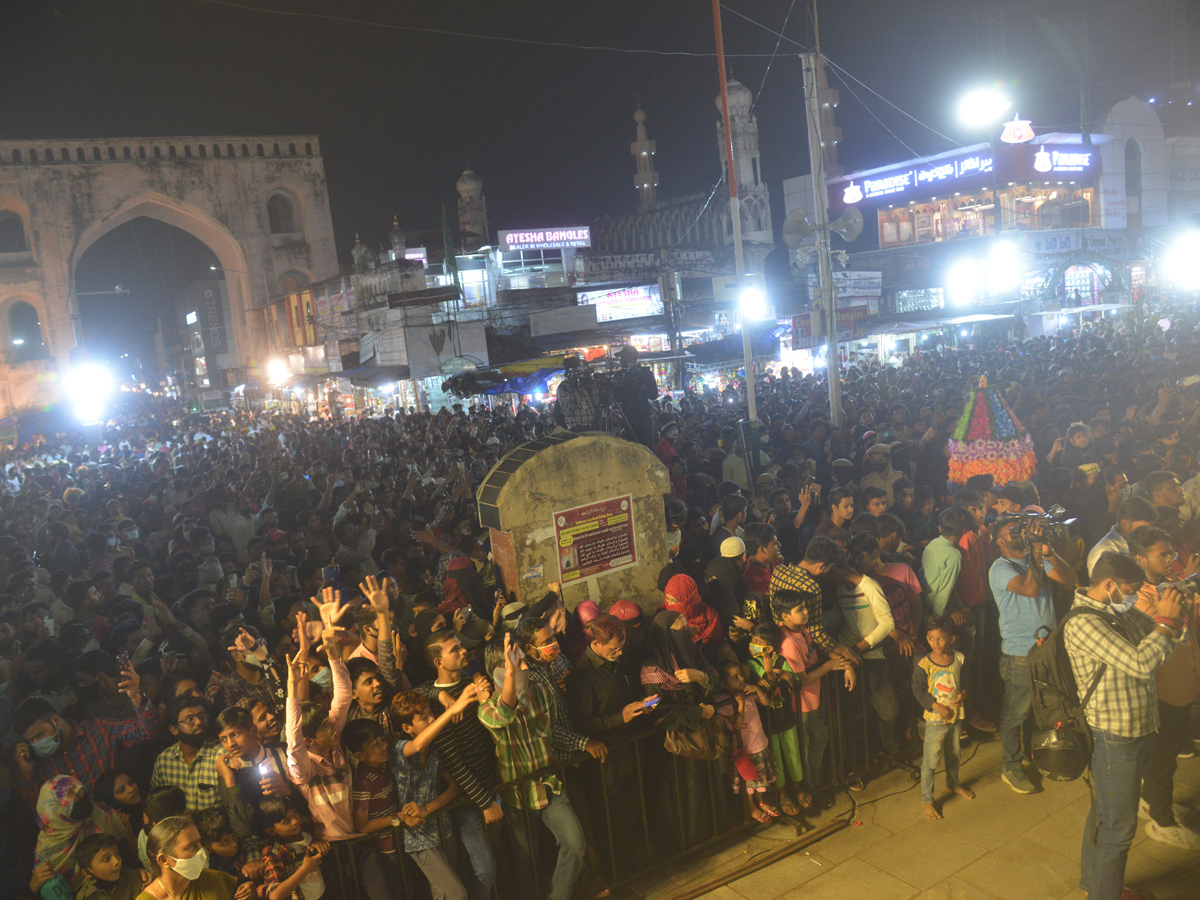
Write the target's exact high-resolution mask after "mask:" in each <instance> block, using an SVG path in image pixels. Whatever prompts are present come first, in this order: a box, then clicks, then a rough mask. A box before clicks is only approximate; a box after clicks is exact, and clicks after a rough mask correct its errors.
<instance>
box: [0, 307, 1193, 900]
mask: <svg viewBox="0 0 1200 900" xmlns="http://www.w3.org/2000/svg"><path fill="white" fill-rule="evenodd" d="M1172 325H1173V327H1171V328H1170V330H1167V331H1163V330H1162V329H1159V328H1157V327H1153V326H1148V327H1145V328H1135V327H1134V325H1133V324H1129V323H1118V322H1113V323H1112V324H1109V323H1108V322H1101V323H1098V324H1096V325H1089V326H1088V327H1087V329H1086V330H1084V331H1083V332H1082V333H1073V334H1059V335H1057V336H1055V337H1052V338H1051V337H1046V338H1036V339H1029V340H1025V341H1023V342H1019V343H1013V344H1003V345H996V344H989V345H987V346H984V347H977V348H970V349H953V348H939V349H932V350H929V351H926V352H917V353H914V354H912V355H911V356H910V357H909V358H908V359H907V360H905V361H904V362H903V364H901V365H899V366H896V365H887V364H881V363H880V362H879V361H876V360H858V359H851V360H849V361H848V365H846V366H845V367H844V375H843V377H844V382H843V386H842V398H843V405H844V414H845V415H844V418H845V424H844V426H842V427H835V426H834V425H833V424H832V423H831V421H830V417H829V408H828V394H827V387H826V384H825V382H824V381H822V380H821V379H820V378H819V377H814V376H812V375H807V376H806V375H802V374H801V373H800V372H799V371H797V370H791V369H789V368H786V367H785V368H782V369H780V370H779V371H777V372H776V371H772V372H770V373H768V374H766V375H765V376H764V377H762V378H760V379H759V381H758V384H757V385H756V394H757V398H758V409H759V423H760V424H759V428H758V429H757V430H753V429H751V430H744V429H742V428H741V427H740V420H741V419H743V418H744V417H745V406H744V403H743V402H742V400H743V398H741V397H740V396H739V395H738V394H737V393H736V391H727V392H724V393H722V394H717V393H714V392H711V391H707V390H705V391H701V392H698V393H697V392H693V391H687V392H684V393H683V394H682V395H663V396H660V397H658V398H656V399H651V397H650V396H649V395H650V394H651V393H652V391H651V390H649V388H647V387H645V386H646V385H647V384H648V383H652V378H651V380H650V382H647V380H646V377H645V376H646V375H648V374H649V373H648V370H645V369H644V368H643V367H639V366H638V365H637V360H636V354H633V353H629V354H625V355H624V356H623V357H622V359H623V363H624V364H625V365H626V367H627V369H629V370H631V371H630V372H629V373H628V374H627V375H626V377H625V380H624V384H627V385H631V386H632V387H630V388H629V389H628V390H626V391H625V392H624V394H623V395H622V393H621V391H620V390H618V392H617V394H618V401H619V402H620V403H621V405H622V407H623V408H622V410H621V415H620V416H618V417H616V418H615V420H616V421H617V422H618V425H617V426H616V427H617V428H620V427H621V424H620V423H621V422H624V423H625V426H624V427H625V428H627V429H628V433H627V435H626V436H627V437H629V438H630V439H635V440H639V441H640V442H642V443H644V444H646V446H647V447H648V448H649V450H651V451H653V452H654V454H656V455H657V457H658V458H659V459H660V460H661V461H662V463H663V464H664V465H665V466H666V467H667V469H668V471H669V474H670V484H671V494H670V495H668V496H667V497H665V498H664V520H665V527H666V531H667V537H668V543H669V545H670V548H671V558H670V561H669V563H668V564H667V565H666V567H665V568H663V570H662V571H661V573H659V579H658V583H659V588H660V590H659V592H656V593H655V594H654V595H653V596H642V597H629V598H624V599H621V600H618V601H617V602H614V603H612V604H611V605H609V606H608V607H607V608H601V607H600V606H598V605H597V604H595V603H594V602H591V601H583V602H580V603H578V604H577V605H575V606H574V607H573V608H571V609H568V608H567V606H566V604H565V603H564V601H563V597H562V592H561V590H560V589H559V588H558V586H557V585H551V589H550V590H549V592H548V593H547V594H546V595H545V596H544V597H542V598H537V599H534V598H529V599H530V602H521V601H519V600H517V599H516V595H515V593H514V592H513V591H512V589H511V586H506V585H505V584H504V583H503V577H502V576H501V574H500V573H499V572H498V570H497V567H496V566H495V564H494V563H493V561H492V560H491V558H490V554H489V535H488V533H487V532H486V531H482V530H481V529H480V527H479V524H478V521H479V520H478V515H477V511H476V509H475V488H476V487H477V486H478V484H479V483H480V482H481V481H482V479H483V477H484V476H485V475H486V473H487V472H488V471H489V470H490V468H491V467H492V466H493V465H494V464H495V463H496V462H497V461H498V460H499V459H500V458H501V456H502V455H503V454H505V453H506V452H508V451H509V450H511V449H512V448H514V447H516V446H518V445H519V444H522V443H524V442H526V441H529V440H534V439H537V438H540V437H544V436H546V435H548V434H549V433H551V432H552V431H553V430H554V429H555V428H556V427H561V425H562V424H564V423H563V417H562V416H561V415H558V412H559V411H557V410H555V409H554V408H553V404H551V405H550V406H541V405H534V404H530V403H525V404H521V405H519V406H517V407H516V408H515V409H514V407H512V406H510V405H505V404H501V405H498V406H496V407H495V408H494V409H488V408H485V407H483V406H480V405H475V404H470V403H468V404H466V405H465V406H464V405H455V406H453V408H450V409H445V408H443V409H440V410H438V411H436V412H434V411H430V410H424V411H418V410H392V409H388V410H386V411H384V412H383V413H382V414H368V415H363V416H360V417H353V418H346V417H339V418H337V419H311V420H310V419H307V418H305V417H300V416H295V415H287V414H283V413H279V412H267V411H264V412H259V413H254V414H250V413H242V412H239V413H237V414H236V415H227V416H224V417H217V418H214V419H212V420H209V421H207V422H196V421H193V420H192V419H189V418H188V417H187V416H186V415H184V414H183V412H182V410H180V409H179V408H178V407H175V406H172V405H170V404H167V403H166V402H165V401H164V402H163V403H161V404H157V405H152V406H148V407H144V408H141V409H138V410H136V411H130V412H128V413H127V414H123V415H118V416H116V417H115V418H114V419H113V420H112V421H110V422H109V423H108V424H107V426H106V428H105V429H104V431H103V433H102V435H101V436H100V439H99V441H97V440H96V436H95V435H94V434H93V435H91V437H90V439H89V438H87V437H85V436H84V435H81V434H59V435H46V436H44V438H42V439H40V440H39V441H38V442H36V444H34V445H32V446H30V445H26V446H23V447H21V448H15V449H12V450H9V451H7V452H6V453H5V455H4V465H5V473H4V484H3V485H2V486H0V512H2V513H3V522H2V523H0V581H2V583H3V584H2V588H0V771H2V773H3V778H2V779H0V808H2V809H3V815H4V825H3V826H2V827H0V835H2V838H0V840H2V843H0V860H2V864H3V866H4V868H5V870H6V872H5V874H6V876H7V877H8V883H9V884H12V885H17V884H18V883H19V884H21V885H22V890H23V891H27V892H28V893H30V894H33V895H40V896H42V897H45V898H47V900H60V898H71V897H76V898H80V900H84V898H93V897H95V898H99V900H109V898H112V900H132V898H135V897H136V898H140V900H146V898H154V900H182V898H185V897H186V898H187V900H229V898H232V897H237V898H238V900H249V898H251V897H258V898H264V900H283V898H285V897H293V896H296V897H302V898H303V900H316V898H318V897H321V896H323V895H324V894H326V893H328V894H329V895H330V896H336V895H337V894H338V892H342V893H344V894H346V895H348V896H355V895H359V896H365V897H369V898H373V900H382V898H384V897H386V896H393V895H397V891H399V890H401V886H402V885H404V886H405V887H404V890H409V889H412V888H413V884H414V877H418V878H419V881H420V884H421V885H424V884H425V883H427V885H428V888H427V889H428V890H429V891H430V892H431V893H432V895H433V896H434V897H435V898H455V900H458V898H466V897H472V898H482V897H485V896H491V895H493V893H494V892H496V891H499V895H500V896H520V895H522V893H527V894H528V895H529V896H533V895H534V893H535V892H538V891H540V893H541V894H542V895H543V896H548V897H550V898H552V900H568V898H570V897H572V896H574V895H575V894H576V893H579V894H580V895H589V894H590V895H594V894H596V893H598V892H600V891H602V890H603V889H604V887H605V886H608V885H611V884H612V883H613V882H614V881H616V880H621V879H622V878H623V877H625V876H626V875H628V874H629V873H630V872H634V871H640V870H642V869H644V868H645V867H646V866H647V865H650V864H652V863H653V862H654V861H655V860H656V859H662V858H666V857H669V856H671V855H672V854H674V853H677V852H679V851H680V850H682V849H686V848H688V847H694V846H696V845H698V844H700V843H701V842H703V841H704V840H706V839H707V838H709V837H712V836H718V835H720V834H721V833H723V831H724V830H725V829H728V828H730V827H732V825H733V824H735V823H737V822H739V821H743V820H744V819H745V817H746V816H750V817H752V818H753V820H755V821H756V822H759V823H767V822H770V821H771V820H772V819H774V818H775V817H777V816H780V815H788V816H803V815H805V814H806V810H813V811H816V810H820V809H823V808H827V807H829V806H830V805H831V804H832V803H833V793H832V785H833V784H834V783H835V781H836V782H837V783H839V784H843V785H846V786H849V787H851V788H858V787H861V786H862V784H863V783H864V782H865V781H866V780H867V779H869V778H870V777H872V775H873V774H874V773H876V772H878V771H879V770H880V767H881V766H885V765H887V764H888V763H890V762H893V761H897V760H905V759H911V760H917V763H916V764H917V765H919V766H920V770H921V802H922V804H923V807H924V810H925V814H926V816H928V817H929V818H930V819H932V820H936V819H939V818H941V817H942V816H943V815H944V814H947V810H946V809H945V807H944V805H943V801H944V799H945V798H944V797H943V796H941V795H939V794H938V792H937V791H936V788H935V779H934V775H935V771H936V770H937V769H938V768H939V766H941V767H943V768H944V770H945V786H946V789H947V790H948V791H949V792H951V796H955V797H957V798H960V799H962V800H964V801H965V800H969V799H972V798H974V793H973V792H972V790H971V788H970V786H969V785H968V784H964V783H963V782H962V781H961V780H960V778H959V771H958V763H959V753H960V746H961V743H962V741H964V740H985V739H987V738H988V737H989V736H990V735H991V734H992V733H998V735H999V740H1000V743H1001V746H1002V751H1003V767H1002V778H1003V780H1004V782H1005V783H1006V784H1007V785H1008V786H1009V787H1011V788H1012V790H1013V791H1015V792H1017V793H1019V794H1028V793H1032V792H1034V791H1037V790H1039V789H1040V785H1039V781H1040V779H1039V777H1038V773H1037V772H1036V770H1035V769H1034V768H1033V767H1032V766H1031V764H1030V752H1031V748H1030V737H1031V734H1032V728H1031V722H1030V711H1031V706H1032V698H1031V696H1030V683H1029V676H1028V661H1027V656H1028V654H1029V652H1030V649H1031V648H1032V647H1033V646H1034V644H1035V643H1036V641H1037V639H1038V638H1039V637H1040V636H1043V635H1044V634H1045V632H1046V631H1049V630H1052V629H1054V628H1055V627H1056V626H1057V625H1059V624H1060V623H1061V625H1062V628H1063V630H1064V635H1065V644H1066V647H1067V650H1068V652H1069V654H1070V664H1071V667H1072V669H1073V671H1074V674H1075V679H1076V681H1077V683H1078V685H1079V686H1080V694H1084V693H1086V694H1087V699H1086V703H1085V704H1084V707H1085V711H1086V715H1087V721H1088V724H1089V725H1090V727H1091V732H1092V735H1093V739H1094V746H1095V749H1094V758H1095V760H1096V762H1097V765H1096V767H1095V778H1096V787H1097V790H1096V791H1095V794H1094V800H1093V808H1092V811H1091V815H1090V817H1089V824H1088V832H1087V834H1085V835H1084V836H1083V852H1082V858H1083V862H1082V870H1081V886H1082V887H1083V888H1084V889H1085V890H1087V891H1088V892H1089V896H1090V897H1092V898H1093V900H1117V898H1118V897H1125V898H1130V897H1134V896H1135V895H1136V891H1135V890H1134V889H1132V888H1126V887H1125V886H1124V885H1123V876H1124V862H1125V856H1126V854H1127V852H1128V847H1129V843H1130V841H1131V840H1132V837H1133V835H1134V833H1135V829H1136V827H1137V824H1138V816H1139V814H1141V815H1143V816H1144V817H1146V818H1147V825H1146V829H1147V833H1148V834H1149V835H1150V836H1151V837H1152V838H1154V839H1155V840H1160V841H1165V842H1167V843H1171V844H1174V845H1177V846H1181V847H1184V848H1187V849H1190V850H1196V849H1200V834H1197V833H1196V832H1195V831H1193V830H1191V829H1190V828H1188V827H1187V822H1186V820H1184V819H1182V818H1180V815H1179V814H1180V811H1179V810H1177V808H1176V806H1175V805H1174V804H1173V799H1172V794H1173V775H1174V771H1175V766H1176V760H1177V759H1178V758H1179V757H1180V756H1188V755H1193V754H1194V752H1195V750H1194V747H1193V738H1195V737H1196V736H1197V732H1196V730H1195V720H1194V714H1195V712H1196V705H1197V699H1198V697H1200V644H1197V638H1196V628H1195V626H1194V620H1195V613H1196V599H1195V596H1196V595H1195V592H1194V591H1192V590H1191V589H1190V588H1189V587H1187V586H1186V585H1185V584H1182V583H1180V582H1182V581H1183V580H1185V579H1187V578H1189V577H1190V576H1193V575H1195V574H1196V573H1197V572H1198V571H1200V475H1198V474H1197V473H1198V472H1200V466H1198V460H1197V441H1196V436H1197V420H1198V419H1200V396H1198V395H1197V394H1196V392H1195V391H1196V389H1195V388H1192V387H1188V386H1186V385H1188V383H1189V382H1188V380H1187V376H1190V375H1195V374H1198V373H1197V372H1196V371H1194V369H1195V367H1196V366H1197V365H1198V364H1200V354H1198V353H1197V349H1198V347H1197V341H1198V334H1197V331H1196V329H1195V327H1194V326H1195V320H1194V317H1189V314H1188V313H1187V312H1180V313H1178V314H1175V315H1174V316H1173V318H1172ZM982 376H987V378H988V381H989V383H990V384H991V385H993V386H996V387H998V389H999V390H1001V392H1002V393H1003V394H1004V396H1005V397H1006V399H1007V402H1008V403H1009V405H1010V406H1011V408H1012V409H1013V410H1014V412H1015V413H1016V415H1017V417H1018V418H1019V419H1020V420H1021V422H1022V423H1023V424H1024V425H1025V426H1026V427H1027V428H1028V429H1029V430H1030V432H1031V434H1032V436H1033V440H1034V443H1035V447H1036V452H1037V455H1038V473H1039V474H1038V477H1037V479H1036V480H1035V481H1032V482H1025V483H1020V484H1008V485H1003V486H999V485H996V484H995V483H994V481H993V480H992V478H991V477H982V478H977V479H973V480H972V482H971V483H969V484H967V485H964V486H958V485H955V486H951V485H948V484H947V477H948V460H949V449H948V448H949V436H950V433H951V431H952V430H953V427H954V424H955V422H956V420H957V418H958V416H959V414H960V413H961V412H962V410H963V408H964V405H965V403H966V401H967V399H968V396H969V391H970V390H971V389H972V388H973V387H974V386H975V385H976V384H977V383H978V382H979V380H980V378H981V377H982ZM619 387H620V386H619ZM567 419H568V421H567V422H566V423H565V424H567V425H574V426H575V427H578V428H580V429H585V428H588V427H592V423H593V422H594V419H592V418H589V417H572V416H568V417H567ZM747 439H749V440H751V441H753V442H754V443H755V444H756V446H754V447H751V448H747V447H746V446H745V445H744V442H745V441H746V440H747ZM748 451H749V452H748ZM952 487H953V489H952ZM598 499H599V498H598ZM1054 506H1062V507H1063V508H1064V509H1065V511H1066V516H1067V517H1070V518H1074V519H1075V520H1076V521H1075V523H1074V524H1072V525H1069V526H1067V527H1065V528H1062V529H1051V528H1049V527H1048V526H1046V525H1044V524H1043V523H1044V522H1045V521H1046V520H1044V519H1042V518H1040V515H1041V513H1043V512H1044V511H1046V510H1049V509H1051V508H1052V507H1054ZM1172 582H1175V583H1178V584H1177V585H1176V586H1175V587H1172V586H1169V585H1170V583H1172ZM833 729H837V730H838V735H837V738H838V740H836V741H832V740H831V737H832V736H831V730H833ZM830 747H837V748H839V750H838V756H837V758H836V759H835V758H833V757H834V754H833V753H831V752H829V749H830ZM543 827H544V830H545V831H548V832H549V834H550V835H551V836H552V837H553V839H554V842H555V844H556V846H557V851H556V853H554V854H543V853H542V852H541V851H540V849H539V844H540V843H542V844H544V842H545V837H544V835H543V834H542V831H543ZM539 835H541V839H539ZM548 857H553V859H549V858H548ZM31 871H32V877H30V872H31ZM347 871H350V872H352V875H353V878H352V882H353V885H355V886H356V887H354V888H347V887H346V872H347ZM417 871H419V872H420V873H421V875H420V876H414V873H415V872H417ZM425 889H426V888H424V887H420V888H419V890H422V891H423V890H425ZM1123 891H1124V892H1125V893H1123ZM1129 891H1133V893H1132V894H1131V893H1129Z"/></svg>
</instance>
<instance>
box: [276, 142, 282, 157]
mask: <svg viewBox="0 0 1200 900" xmlns="http://www.w3.org/2000/svg"><path fill="white" fill-rule="evenodd" d="M275 155H276V156H280V155H281V154H280V152H279V145H278V144H276V145H275Z"/></svg>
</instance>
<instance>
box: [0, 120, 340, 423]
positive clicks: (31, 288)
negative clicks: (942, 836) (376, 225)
mask: <svg viewBox="0 0 1200 900" xmlns="http://www.w3.org/2000/svg"><path fill="white" fill-rule="evenodd" d="M279 193H286V194H287V195H288V196H289V199H290V201H291V204H292V207H291V209H292V212H293V213H294V218H293V220H292V221H291V222H290V223H288V227H290V228H292V229H294V230H292V231H288V232H283V233H272V231H271V228H270V219H271V213H270V210H269V201H270V198H271V196H272V195H275V194H279ZM0 201H2V202H0V208H3V209H6V210H12V211H13V212H14V213H15V214H16V215H18V216H19V217H20V218H21V220H22V222H23V223H24V227H25V234H26V235H27V238H28V245H29V246H28V248H27V249H20V250H17V251H15V252H8V253H6V254H4V257H5V258H4V259H3V260H0V261H2V262H3V263H4V264H3V265H2V266H0V298H3V297H6V296H9V295H13V294H18V293H19V294H23V295H27V296H29V297H30V298H32V305H33V306H34V307H35V308H36V309H38V311H39V313H41V314H43V318H42V326H43V328H44V334H45V343H46V346H47V347H48V348H49V350H50V353H51V355H52V357H53V359H51V360H49V361H45V360H42V361H40V365H41V366H42V367H43V368H47V367H48V371H44V372H38V373H37V375H38V377H37V379H36V381H37V383H38V384H39V385H42V387H40V388H39V390H40V391H41V394H39V395H38V396H37V397H35V398H33V399H32V400H30V401H29V402H31V403H33V405H41V404H44V403H54V402H56V401H57V400H58V399H60V398H59V396H58V388H57V383H56V381H55V378H54V373H55V371H56V370H57V371H62V370H63V369H64V368H65V367H66V366H67V365H68V363H69V360H70V353H71V350H73V349H74V348H75V347H76V346H78V344H79V341H80V337H81V335H80V334H79V332H78V330H77V324H78V321H79V320H78V318H77V316H78V308H77V305H76V302H75V296H76V294H75V291H76V288H75V273H76V268H77V266H78V264H79V261H80V259H81V258H82V256H83V254H84V253H85V252H86V251H87V249H88V248H89V247H91V246H92V245H93V244H94V243H95V242H96V241H97V240H98V239H99V238H101V237H103V236H104V235H105V234H108V233H109V232H111V231H113V230H114V229H116V228H118V227H120V226H121V225H124V224H126V223H127V222H130V221H132V220H133V219H137V218H140V217H147V218H151V219H155V220H158V221H161V222H163V223H165V224H168V225H171V226H173V227H176V228H179V229H181V230H182V231H184V232H186V233H188V234H190V235H192V236H193V237H195V238H196V239H197V240H199V241H200V242H201V243H203V244H205V245H206V246H207V247H208V248H209V249H211V250H212V251H213V253H214V254H215V255H216V257H217V260H218V261H219V264H220V268H221V269H222V270H223V271H224V275H225V280H226V283H227V288H228V292H229V303H230V312H231V319H232V322H231V323H230V325H231V331H232V334H233V338H234V341H235V342H236V351H237V353H236V357H235V360H234V367H235V368H237V369H239V372H238V373H237V376H238V377H252V376H253V375H254V373H255V369H254V366H255V365H257V364H258V362H259V361H260V360H261V359H263V358H264V357H265V356H266V355H267V354H268V353H270V352H271V351H272V350H273V349H275V348H272V347H271V346H270V345H269V344H268V343H267V337H266V335H267V334H268V332H267V331H266V330H265V329H264V328H263V327H262V326H263V322H262V321H261V315H262V314H261V312H259V310H261V309H265V308H266V307H267V306H268V305H269V301H270V300H271V299H273V298H274V297H277V296H281V294H280V293H279V287H278V286H279V284H280V278H281V276H283V275H284V273H287V272H303V273H306V274H307V275H308V276H309V277H310V280H311V279H317V278H324V277H326V276H328V275H332V274H334V273H336V272H337V271H338V265H337V254H336V250H335V247H334V241H333V224H332V221H331V219H330V212H329V197H328V193H327V191H326V188H325V171H324V163H323V161H322V159H321V152H320V145H319V143H318V141H317V138H316V136H315V135H291V136H256V137H230V136H222V137H206V138H200V137H162V138H116V139H102V140H91V141H79V140H67V141H63V140H54V141H45V140H35V141H30V140H23V141H0ZM21 365H28V363H11V362H7V361H5V362H0V415H5V414H7V413H9V412H12V411H14V409H19V408H21V407H20V405H16V406H14V404H17V401H16V399H15V397H16V392H14V391H13V390H11V389H9V390H5V388H6V387H10V385H6V384H5V382H9V383H13V379H16V380H17V381H20V382H21V383H22V384H24V383H25V382H27V381H28V380H29V377H28V376H29V374H30V373H28V372H20V371H17V369H18V368H19V367H20V366H21ZM231 374H233V373H231ZM26 399H27V400H28V398H26Z"/></svg>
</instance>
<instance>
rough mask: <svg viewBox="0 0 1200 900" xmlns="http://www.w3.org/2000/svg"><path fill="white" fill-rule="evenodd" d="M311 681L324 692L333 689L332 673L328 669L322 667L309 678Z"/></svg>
mask: <svg viewBox="0 0 1200 900" xmlns="http://www.w3.org/2000/svg"><path fill="white" fill-rule="evenodd" d="M311 681H312V683H313V684H315V685H316V686H317V687H319V688H320V689H321V690H323V691H325V692H327V693H328V692H329V691H331V690H333V673H332V672H331V671H329V670H328V669H322V670H321V671H320V672H318V673H317V674H316V675H314V676H313V677H312V679H311Z"/></svg>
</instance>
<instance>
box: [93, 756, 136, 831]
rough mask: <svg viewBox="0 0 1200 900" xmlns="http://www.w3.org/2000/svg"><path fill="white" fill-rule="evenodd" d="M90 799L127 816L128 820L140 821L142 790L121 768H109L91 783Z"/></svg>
mask: <svg viewBox="0 0 1200 900" xmlns="http://www.w3.org/2000/svg"><path fill="white" fill-rule="evenodd" d="M92 799H93V800H95V802H97V803H101V804H103V805H104V806H107V807H108V808H109V809H112V810H113V811H115V812H117V813H123V814H125V815H127V816H129V821H130V822H133V823H135V824H140V823H141V821H142V790H141V788H140V787H138V783H137V781H135V780H134V777H133V776H132V775H130V774H129V772H128V771H127V770H125V769H123V768H116V769H109V770H108V771H107V772H105V773H104V774H103V775H101V776H100V777H99V778H97V779H96V783H95V784H93V785H92Z"/></svg>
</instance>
